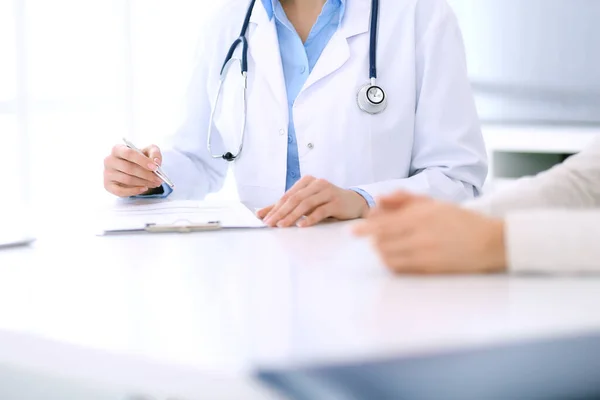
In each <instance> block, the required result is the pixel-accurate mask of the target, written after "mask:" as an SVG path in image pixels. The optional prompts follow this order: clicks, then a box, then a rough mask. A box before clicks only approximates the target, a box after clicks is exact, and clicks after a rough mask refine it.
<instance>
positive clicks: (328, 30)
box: [162, 0, 374, 206]
mask: <svg viewBox="0 0 600 400" xmlns="http://www.w3.org/2000/svg"><path fill="white" fill-rule="evenodd" d="M262 3H263V5H264V7H265V10H266V11H267V15H268V16H269V19H273V18H275V25H276V27H277V37H278V39H279V52H280V54H281V61H282V65H283V75H284V77H285V87H286V92H287V103H288V113H289V126H288V146H287V171H286V179H285V190H286V191H287V190H289V189H290V188H291V187H292V186H294V184H295V183H296V182H297V181H298V180H299V179H300V178H301V176H302V172H301V171H300V160H299V159H298V143H297V142H296V129H295V126H294V113H293V107H294V102H295V101H296V98H297V97H298V94H299V93H300V90H302V87H303V86H304V84H305V83H306V80H307V79H308V77H309V75H310V73H311V72H312V70H313V68H314V67H315V65H316V64H317V61H318V60H319V57H320V56H321V53H323V50H325V47H326V46H327V44H328V43H329V40H330V39H331V37H332V36H333V34H334V33H335V32H336V31H337V29H338V27H339V26H340V23H341V21H342V18H343V17H344V11H345V7H346V0H327V2H326V3H325V5H323V9H322V10H321V14H320V15H319V17H318V18H317V21H316V22H315V24H314V25H313V27H312V29H311V31H310V33H309V35H308V38H307V39H306V42H305V43H302V39H300V36H299V35H298V33H297V32H296V29H295V28H294V26H293V25H292V23H291V22H290V20H289V19H288V17H287V16H286V14H285V11H284V10H283V7H282V6H281V3H280V2H279V0H262ZM163 188H164V195H162V196H167V195H168V194H169V193H170V192H171V189H170V188H169V187H168V186H166V185H163ZM352 190H354V191H356V192H357V193H359V194H360V195H361V196H363V197H364V198H365V200H366V201H367V203H369V206H373V205H374V201H373V198H372V197H371V196H370V195H369V194H367V193H366V192H364V191H363V190H361V189H358V188H353V189H352Z"/></svg>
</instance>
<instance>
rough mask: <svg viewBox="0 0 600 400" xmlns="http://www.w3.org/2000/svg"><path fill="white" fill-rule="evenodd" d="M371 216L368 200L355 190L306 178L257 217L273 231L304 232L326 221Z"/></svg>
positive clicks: (260, 211)
mask: <svg viewBox="0 0 600 400" xmlns="http://www.w3.org/2000/svg"><path fill="white" fill-rule="evenodd" d="M368 212H369V205H368V203H367V201H366V200H365V198H364V197H363V196H361V195H360V194H358V193H357V192H355V191H353V190H346V189H342V188H339V187H337V186H335V185H333V184H332V183H330V182H328V181H326V180H324V179H316V178H314V177H312V176H305V177H303V178H302V179H300V180H299V181H298V182H296V184H295V185H294V186H292V188H291V189H290V190H288V191H287V192H286V193H285V194H284V195H283V197H282V198H281V199H280V200H279V201H278V202H277V203H276V204H273V205H271V206H269V207H265V208H263V209H261V210H259V211H258V213H257V216H258V217H259V218H260V219H262V220H263V221H264V222H265V223H266V224H267V225H269V226H271V227H275V226H277V227H279V228H287V227H291V226H294V225H298V226H299V227H301V228H304V227H309V226H313V225H316V224H318V223H319V222H321V221H323V220H325V219H327V218H335V219H338V220H351V219H357V218H362V217H365V216H366V215H367V213H368Z"/></svg>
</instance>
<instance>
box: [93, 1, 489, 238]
mask: <svg viewBox="0 0 600 400" xmlns="http://www.w3.org/2000/svg"><path fill="white" fill-rule="evenodd" d="M248 3H250V5H248ZM197 60H198V61H197V65H196V67H195V71H194V75H193V78H192V81H191V85H190V87H189V98H188V102H187V110H186V111H187V117H186V119H185V122H184V124H183V125H182V126H181V128H180V129H179V130H178V132H177V133H176V134H175V135H174V136H173V137H172V142H171V143H170V144H169V145H168V146H167V148H168V149H167V150H165V151H164V153H161V150H160V149H159V148H158V147H157V146H155V145H152V146H149V147H146V148H145V149H143V152H144V154H145V155H144V156H142V155H140V154H137V153H135V152H134V151H132V150H130V149H128V148H127V147H125V146H123V145H117V146H115V147H114V148H113V150H112V153H111V154H110V155H109V156H108V157H107V158H106V159H105V171H104V186H105V188H106V190H108V191H109V192H111V193H113V194H114V195H117V196H121V197H129V196H138V195H142V196H153V197H166V196H168V195H170V193H171V192H172V189H171V188H169V187H168V186H166V185H164V184H163V185H161V182H160V181H159V180H157V178H156V176H155V175H154V174H153V173H152V172H151V171H153V170H154V169H156V166H157V165H161V166H162V168H163V170H164V171H165V172H166V173H167V175H169V176H170V177H171V179H172V181H173V182H174V183H175V185H176V189H175V193H174V195H175V194H177V196H182V197H185V198H202V197H204V196H205V195H206V194H208V193H210V192H215V191H218V190H219V189H220V188H221V187H222V184H223V181H224V179H225V175H226V172H227V169H228V167H229V166H232V167H233V169H234V175H235V178H236V182H237V189H238V193H239V196H240V200H241V201H242V202H244V203H246V204H247V205H248V206H250V207H257V208H262V209H261V210H260V211H259V212H258V215H259V217H261V218H263V219H265V221H266V222H267V223H268V224H269V225H271V226H279V227H287V226H292V225H295V224H296V223H297V222H298V221H299V220H300V222H299V223H298V224H299V225H300V226H310V225H314V224H316V223H318V222H320V221H322V220H323V219H326V218H328V217H333V218H337V219H342V220H349V219H355V218H360V217H363V216H365V215H366V213H367V212H368V210H369V208H370V207H372V206H374V205H375V202H374V198H377V197H378V196H381V195H384V194H388V193H390V192H393V191H397V190H399V189H403V190H406V191H410V192H413V193H420V194H427V195H429V196H433V197H434V198H438V199H442V200H446V201H452V202H460V201H463V200H467V199H471V198H473V197H474V196H476V195H477V194H478V193H479V191H480V188H481V186H482V184H483V182H484V180H485V177H486V173H487V164H486V152H485V148H484V143H483V140H482V135H481V131H480V127H479V123H478V117H477V113H476V109H475V105H474V101H473V96H472V93H471V89H470V85H469V81H468V77H467V69H466V63H465V55H464V49H463V42H462V37H461V33H460V31H459V27H458V24H457V21H456V18H455V16H454V14H453V12H452V10H451V9H450V7H449V6H448V4H447V3H446V1H445V0H327V1H324V0H258V1H255V0H252V1H247V0H232V1H229V2H226V3H225V4H224V5H223V7H222V9H221V10H220V12H219V13H218V14H217V16H216V17H215V18H214V19H213V23H211V24H210V26H209V27H207V29H205V31H204V32H203V34H202V36H201V44H200V46H199V53H198V58H197ZM302 217H306V218H302Z"/></svg>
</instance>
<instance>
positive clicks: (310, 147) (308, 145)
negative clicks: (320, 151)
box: [306, 143, 315, 150]
mask: <svg viewBox="0 0 600 400" xmlns="http://www.w3.org/2000/svg"><path fill="white" fill-rule="evenodd" d="M306 147H308V148H309V150H312V149H314V148H315V145H314V144H312V143H309V144H307V145H306Z"/></svg>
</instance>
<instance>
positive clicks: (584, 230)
mask: <svg viewBox="0 0 600 400" xmlns="http://www.w3.org/2000/svg"><path fill="white" fill-rule="evenodd" d="M505 241H506V250H507V258H508V267H509V270H510V271H511V272H519V273H521V272H523V273H553V274H556V273H559V274H560V273H567V274H573V273H590V272H594V273H600V246H599V243H600V210H578V211H577V210H540V211H516V212H511V213H509V214H508V215H507V216H506V230H505Z"/></svg>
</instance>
